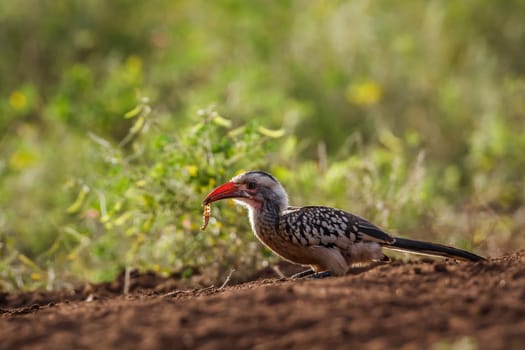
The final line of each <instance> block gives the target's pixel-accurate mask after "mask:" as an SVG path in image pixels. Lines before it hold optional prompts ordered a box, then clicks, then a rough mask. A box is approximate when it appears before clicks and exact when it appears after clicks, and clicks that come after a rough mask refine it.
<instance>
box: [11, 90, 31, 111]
mask: <svg viewBox="0 0 525 350" xmlns="http://www.w3.org/2000/svg"><path fill="white" fill-rule="evenodd" d="M9 104H10V105H11V108H13V109H14V110H17V111H19V110H21V109H24V108H25V107H26V106H27V96H26V95H24V94H23V93H22V92H20V91H18V90H17V91H13V92H12V93H11V96H9Z"/></svg>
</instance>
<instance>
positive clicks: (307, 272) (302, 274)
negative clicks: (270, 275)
mask: <svg viewBox="0 0 525 350" xmlns="http://www.w3.org/2000/svg"><path fill="white" fill-rule="evenodd" d="M311 275H315V271H314V270H312V269H308V270H304V271H301V272H299V273H296V274H295V275H292V277H290V278H291V279H293V280H296V279H299V278H304V277H308V276H311Z"/></svg>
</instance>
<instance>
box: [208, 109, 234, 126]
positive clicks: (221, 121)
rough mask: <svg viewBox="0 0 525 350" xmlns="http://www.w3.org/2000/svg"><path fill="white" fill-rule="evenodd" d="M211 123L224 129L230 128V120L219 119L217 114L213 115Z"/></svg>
mask: <svg viewBox="0 0 525 350" xmlns="http://www.w3.org/2000/svg"><path fill="white" fill-rule="evenodd" d="M212 121H213V122H214V123H215V124H217V125H219V126H223V127H225V128H231V126H232V122H231V120H229V119H226V118H224V117H221V116H220V115H219V114H218V113H214V117H213V119H212Z"/></svg>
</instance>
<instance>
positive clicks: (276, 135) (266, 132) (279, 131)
mask: <svg viewBox="0 0 525 350" xmlns="http://www.w3.org/2000/svg"><path fill="white" fill-rule="evenodd" d="M257 131H258V132H259V133H260V134H261V135H264V136H268V137H271V138H274V139H277V138H279V137H283V136H284V129H277V130H272V129H268V128H265V127H264V126H260V127H259V128H257Z"/></svg>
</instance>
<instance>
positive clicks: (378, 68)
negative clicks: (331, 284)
mask: <svg viewBox="0 0 525 350" xmlns="http://www.w3.org/2000/svg"><path fill="white" fill-rule="evenodd" d="M523 10H524V8H523V2H522V1H517V0H515V1H507V2H505V3H504V4H500V3H497V2H486V1H479V0H469V1H464V2H436V1H433V2H420V3H413V2H406V3H396V5H395V6H392V4H391V3H389V2H386V1H374V2H371V1H365V0H354V1H323V0H315V1H306V2H305V1H300V0H293V1H281V2H268V1H250V2H242V1H231V0H221V1H203V0H192V1H189V0H181V1H175V2H173V1H167V0H154V1H149V2H143V3H135V2H130V1H126V0H118V1H111V2H107V1H101V0H95V1H89V2H88V3H86V2H81V1H78V0H64V1H58V2H45V1H44V2H43V1H38V0H21V1H17V2H12V1H5V0H0V23H2V31H0V49H1V52H2V58H3V59H2V60H1V61H0V76H1V77H2V80H1V81H0V130H1V131H2V133H1V134H0V182H1V184H2V186H1V187H0V289H10V288H27V287H46V288H52V287H56V286H60V285H62V284H63V283H69V282H71V281H75V280H78V279H84V278H88V279H91V280H107V279H110V278H112V277H113V276H114V275H115V274H116V273H117V271H119V270H120V269H121V268H124V267H140V268H143V269H154V270H158V271H162V272H167V271H172V270H175V269H182V268H183V267H188V266H189V267H195V268H200V269H202V267H203V266H206V267H207V268H208V269H209V270H210V271H212V272H213V273H214V274H215V275H221V274H223V273H224V272H225V271H226V273H227V272H229V267H230V266H237V267H238V268H239V269H240V268H241V266H243V267H245V268H246V270H249V269H253V268H255V267H256V266H259V265H260V264H261V263H263V262H264V261H266V260H267V257H266V256H265V253H266V252H264V251H261V247H260V246H259V245H257V244H256V243H255V242H254V241H253V238H251V236H250V234H249V228H248V226H247V223H246V220H244V219H243V220H238V217H239V215H240V213H239V210H238V209H237V208H230V207H229V206H227V205H225V204H220V205H217V206H214V208H213V216H214V217H216V218H217V220H216V221H212V224H211V225H210V228H209V230H208V231H206V233H202V232H199V230H198V229H197V227H198V226H199V222H200V209H199V208H200V200H201V199H202V196H203V194H205V192H206V191H208V190H209V189H210V188H211V187H213V185H214V184H216V183H218V182H220V181H223V180H225V179H227V178H230V177H231V176H232V175H234V174H235V173H237V172H238V171H240V170H241V169H251V168H264V169H267V170H270V171H272V172H274V173H275V175H276V176H277V177H279V178H280V179H281V180H282V182H283V183H284V184H285V186H286V187H287V188H288V189H289V192H290V197H291V198H292V199H294V202H295V204H326V205H334V206H338V207H341V208H345V209H349V210H351V211H353V212H356V213H358V214H360V215H362V216H365V217H367V218H370V219H372V220H374V222H377V223H378V224H380V225H382V226H384V227H389V228H392V230H393V231H397V232H399V233H403V234H406V235H410V236H412V237H419V238H425V239H433V240H440V241H443V242H445V243H447V242H448V243H451V244H457V245H459V246H463V247H469V248H477V249H478V250H480V251H481V252H486V253H489V254H498V253H500V252H501V251H502V250H505V249H509V248H514V247H515V246H517V245H518V246H519V245H520V244H523V243H525V242H524V240H523V238H522V234H521V233H522V231H523V229H522V227H523V220H522V219H520V218H521V216H522V215H521V214H520V213H522V211H523V207H524V201H525V192H524V191H523V190H522V188H523V174H522V173H523V168H524V166H525V160H524V159H525V157H524V156H523V154H522V152H521V151H522V150H523V148H524V146H525V137H524V136H523V135H524V130H523V125H525V124H524V123H523V120H524V116H525V105H524V102H523V101H524V99H523V91H524V86H525V80H524V77H523V68H524V67H523V65H524V61H523V59H521V58H522V57H523V56H524V53H525V52H524V50H525V48H524V46H523V45H522V39H523V31H524V26H523V25H522V21H523V18H522V17H523V16H522V14H523ZM143 96H148V97H149V99H145V98H143ZM137 101H138V102H137ZM210 104H213V105H215V106H216V107H215V108H204V109H203V110H200V109H201V108H202V106H208V105H210ZM248 237H250V238H248ZM186 271H190V270H186ZM188 273H189V272H188ZM239 273H241V272H240V271H239Z"/></svg>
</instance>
